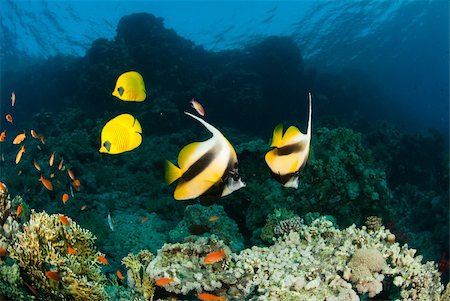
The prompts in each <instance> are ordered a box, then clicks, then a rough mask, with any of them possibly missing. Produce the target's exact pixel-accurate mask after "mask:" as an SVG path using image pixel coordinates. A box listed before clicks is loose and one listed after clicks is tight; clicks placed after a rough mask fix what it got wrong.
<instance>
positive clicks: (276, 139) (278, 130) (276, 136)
mask: <svg viewBox="0 0 450 301" xmlns="http://www.w3.org/2000/svg"><path fill="white" fill-rule="evenodd" d="M282 138H283V124H281V123H280V124H278V125H277V126H276V127H275V129H274V130H273V137H272V144H271V145H270V146H272V147H281V145H282V144H281V142H282Z"/></svg>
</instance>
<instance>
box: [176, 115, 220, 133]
mask: <svg viewBox="0 0 450 301" xmlns="http://www.w3.org/2000/svg"><path fill="white" fill-rule="evenodd" d="M184 114H186V115H188V116H191V117H192V118H194V119H196V120H198V121H199V122H200V123H201V124H203V125H204V126H205V127H206V128H207V129H208V131H210V132H211V133H212V134H213V136H220V137H224V136H223V135H222V133H221V132H220V131H219V130H218V129H216V128H215V127H214V126H212V125H211V124H209V123H207V122H206V121H204V120H203V119H201V118H200V117H197V116H195V115H192V114H191V113H188V112H184Z"/></svg>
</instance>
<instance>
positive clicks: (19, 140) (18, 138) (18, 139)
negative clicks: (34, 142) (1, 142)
mask: <svg viewBox="0 0 450 301" xmlns="http://www.w3.org/2000/svg"><path fill="white" fill-rule="evenodd" d="M26 137H27V136H25V132H23V133H22V134H18V135H17V136H16V138H14V140H13V144H20V143H22V141H23V140H25V138H26Z"/></svg>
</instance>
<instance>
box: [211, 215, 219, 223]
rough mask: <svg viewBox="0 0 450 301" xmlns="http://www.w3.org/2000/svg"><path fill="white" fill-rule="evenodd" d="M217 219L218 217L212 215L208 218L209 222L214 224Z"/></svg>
mask: <svg viewBox="0 0 450 301" xmlns="http://www.w3.org/2000/svg"><path fill="white" fill-rule="evenodd" d="M219 218H220V216H217V215H214V216H211V217H210V218H209V221H210V222H214V221H216V220H218V219H219Z"/></svg>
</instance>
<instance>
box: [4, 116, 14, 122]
mask: <svg viewBox="0 0 450 301" xmlns="http://www.w3.org/2000/svg"><path fill="white" fill-rule="evenodd" d="M5 119H6V121H8V122H9V123H11V124H13V123H14V122H13V118H12V116H11V114H6V115H5Z"/></svg>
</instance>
